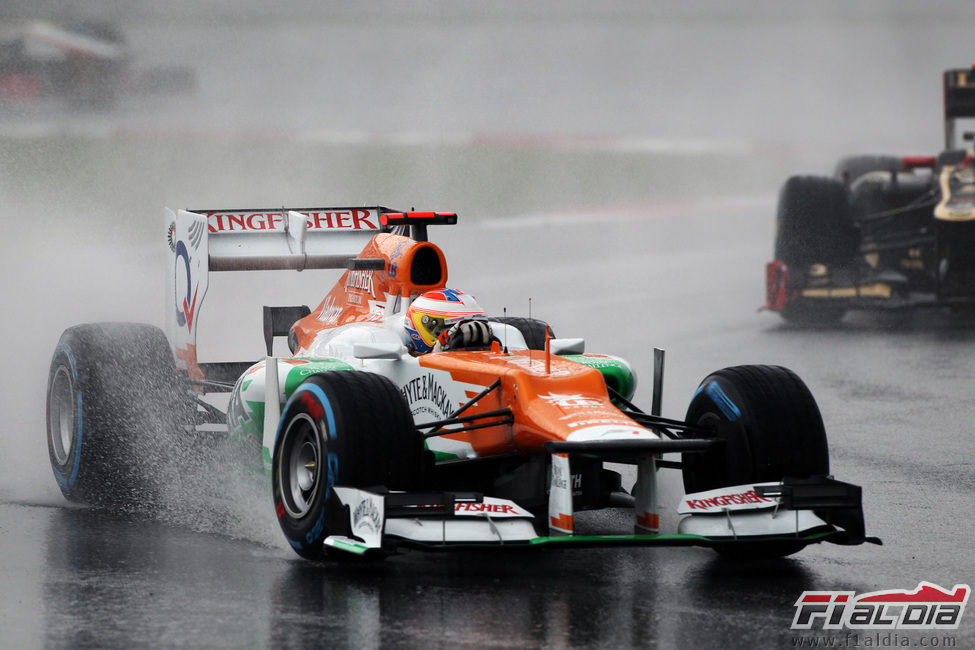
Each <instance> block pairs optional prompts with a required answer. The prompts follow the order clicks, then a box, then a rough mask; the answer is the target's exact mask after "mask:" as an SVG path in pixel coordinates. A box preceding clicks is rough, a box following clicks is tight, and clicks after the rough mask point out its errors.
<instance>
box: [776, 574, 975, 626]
mask: <svg viewBox="0 0 975 650" xmlns="http://www.w3.org/2000/svg"><path fill="white" fill-rule="evenodd" d="M971 591H972V589H971V587H969V586H968V585H955V586H954V587H953V588H952V589H945V588H944V587H939V586H938V585H936V584H932V583H930V582H923V581H922V582H920V583H918V586H917V589H915V590H913V591H903V590H896V589H892V590H887V591H872V592H869V593H865V594H860V595H857V594H856V592H853V591H804V592H802V595H801V596H799V599H798V600H797V601H796V602H795V608H796V614H795V616H794V617H793V619H792V629H793V630H808V629H810V628H812V627H813V626H814V625H815V626H817V627H819V628H822V629H824V630H836V629H841V628H847V629H855V630H930V629H941V630H954V629H957V628H958V625H959V623H961V617H962V614H964V613H965V604H966V603H967V602H968V597H969V595H970V594H971Z"/></svg>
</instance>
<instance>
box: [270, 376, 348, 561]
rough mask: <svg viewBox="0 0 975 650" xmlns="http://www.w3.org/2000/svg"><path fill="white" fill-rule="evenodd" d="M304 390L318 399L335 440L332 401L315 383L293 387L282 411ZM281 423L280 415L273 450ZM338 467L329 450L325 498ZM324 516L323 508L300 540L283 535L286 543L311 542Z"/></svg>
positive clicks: (334, 457) (278, 437) (298, 397)
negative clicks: (313, 533) (310, 538)
mask: <svg viewBox="0 0 975 650" xmlns="http://www.w3.org/2000/svg"><path fill="white" fill-rule="evenodd" d="M306 392H310V393H311V394H313V395H314V396H315V398H316V399H317V400H318V403H319V404H321V405H322V410H323V411H324V413H325V425H326V427H327V429H328V430H327V431H326V434H327V435H328V439H329V440H335V414H334V413H333V412H332V403H331V401H329V399H328V397H327V396H326V395H325V391H323V390H322V388H321V387H320V386H318V385H317V384H314V383H311V382H305V383H303V384H301V385H300V386H298V388H296V389H295V392H293V393H292V394H291V397H289V398H288V402H287V403H286V404H285V405H284V410H283V412H284V413H287V412H288V409H289V408H290V407H291V406H292V404H293V403H294V402H295V401H296V400H298V399H300V397H301V394H302V393H306ZM283 425H284V417H282V418H281V420H280V421H279V422H278V430H277V432H276V433H275V434H274V448H275V450H276V449H277V448H278V440H279V439H280V437H281V430H282V428H283ZM338 469H339V461H338V456H336V455H335V454H334V453H332V452H329V454H328V476H327V478H326V484H325V498H326V499H327V498H328V497H329V493H330V492H331V490H332V486H333V485H334V484H335V476H336V475H337V474H338ZM324 518H325V509H324V508H323V509H322V512H321V514H320V515H319V517H318V521H316V522H315V525H314V526H312V528H311V530H309V532H308V533H306V534H305V535H304V539H303V540H302V541H297V542H296V541H295V540H292V539H291V538H290V537H288V536H287V535H285V538H286V539H287V540H288V543H289V544H291V545H292V546H294V547H295V548H301V547H302V546H305V545H306V544H311V543H312V542H311V541H309V540H308V537H309V536H310V535H311V533H312V532H314V531H315V530H317V529H319V528H320V527H321V525H322V522H323V520H324Z"/></svg>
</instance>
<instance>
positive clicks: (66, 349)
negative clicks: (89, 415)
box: [48, 342, 84, 490]
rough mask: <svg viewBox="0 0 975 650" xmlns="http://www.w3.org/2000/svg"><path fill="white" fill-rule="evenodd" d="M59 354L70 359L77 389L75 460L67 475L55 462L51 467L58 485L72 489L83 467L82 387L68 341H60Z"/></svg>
mask: <svg viewBox="0 0 975 650" xmlns="http://www.w3.org/2000/svg"><path fill="white" fill-rule="evenodd" d="M59 354H64V356H65V357H66V358H67V359H68V365H69V366H70V368H71V380H72V381H71V387H72V388H73V389H74V391H75V439H74V462H73V463H72V466H71V472H70V474H69V475H68V476H67V477H65V476H64V475H63V474H62V470H61V468H59V467H58V466H57V465H55V464H54V463H51V467H52V468H53V469H54V478H55V479H56V480H57V482H58V485H60V486H61V488H62V489H67V490H70V489H72V488H73V487H74V484H75V482H76V481H77V480H78V470H79V469H80V468H81V444H82V440H83V434H84V427H83V420H84V418H83V415H82V410H81V389H80V388H79V387H78V362H77V361H75V357H74V352H72V351H71V346H70V345H68V344H67V343H64V342H61V343H58V347H57V348H55V350H54V357H55V358H57V356H58V355H59ZM48 426H50V425H48Z"/></svg>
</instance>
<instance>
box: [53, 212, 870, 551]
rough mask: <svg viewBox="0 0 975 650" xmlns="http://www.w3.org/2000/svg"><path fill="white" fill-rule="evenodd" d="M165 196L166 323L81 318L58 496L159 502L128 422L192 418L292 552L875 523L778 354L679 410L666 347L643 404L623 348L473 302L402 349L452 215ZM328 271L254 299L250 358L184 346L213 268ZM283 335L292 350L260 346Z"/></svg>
mask: <svg viewBox="0 0 975 650" xmlns="http://www.w3.org/2000/svg"><path fill="white" fill-rule="evenodd" d="M168 215H169V221H170V227H169V242H168V243H169V249H170V256H169V277H170V284H169V293H168V299H167V300H168V302H169V305H170V310H169V311H170V316H171V318H170V323H169V325H170V332H169V336H168V337H167V336H166V335H165V334H163V332H162V331H161V330H159V329H157V328H155V327H150V326H146V325H132V324H101V325H82V326H77V327H73V328H71V329H69V330H67V331H66V332H65V333H64V335H63V336H62V338H61V341H60V343H59V345H58V347H57V349H56V351H55V354H54V360H53V362H52V366H51V373H50V381H49V387H48V446H49V450H50V457H51V462H52V466H53V468H54V473H55V477H56V479H57V480H58V483H59V484H60V486H61V489H62V491H63V492H64V494H65V495H66V496H67V497H68V498H69V499H72V500H81V501H88V502H94V503H114V502H118V501H119V500H123V501H124V500H126V499H133V498H135V499H151V492H152V489H153V486H154V485H155V486H156V487H158V486H159V483H160V482H164V481H165V480H167V479H166V478H165V476H163V477H156V478H153V479H152V480H150V479H149V478H147V476H146V473H147V467H146V465H147V463H145V462H140V460H141V459H140V458H139V457H138V456H139V454H138V453H137V452H135V451H133V450H134V449H135V448H136V446H135V445H134V444H133V441H134V440H137V439H139V438H140V437H143V438H144V437H145V436H147V435H149V436H150V437H151V438H152V440H153V441H154V442H153V444H155V445H156V446H157V447H159V446H162V447H163V448H165V447H166V445H174V449H177V448H178V449H185V444H183V442H182V441H183V440H185V439H186V437H193V436H197V435H201V434H202V432H204V431H206V432H209V433H208V435H212V434H213V433H214V432H218V433H220V432H222V435H224V436H225V437H226V439H227V440H231V441H233V442H234V444H236V445H237V446H238V447H241V448H244V449H251V450H253V452H252V453H253V458H254V459H255V461H256V460H257V459H258V458H262V459H263V466H264V469H265V471H266V475H267V476H268V478H269V481H270V485H271V491H272V493H273V502H274V508H275V511H276V514H277V518H278V521H279V522H280V525H281V529H282V531H283V532H284V535H285V538H286V539H287V541H288V543H289V544H290V545H291V546H292V547H293V548H294V550H295V551H296V552H297V553H298V554H299V555H302V556H304V557H306V558H313V559H314V558H318V557H321V556H322V555H323V554H325V552H326V551H332V552H346V553H351V554H356V555H385V554H389V553H394V552H397V551H398V550H400V549H406V548H420V549H427V550H445V549H457V548H471V547H498V546H502V545H503V546H505V547H538V548H551V547H572V546H611V545H647V546H650V545H701V546H707V547H712V548H714V549H715V550H717V551H719V552H722V553H729V554H738V553H745V554H760V555H783V554H788V553H793V552H795V551H798V550H800V549H801V548H803V547H805V546H806V545H808V544H810V543H815V542H821V541H831V542H836V543H840V544H859V543H862V542H864V541H876V540H872V539H871V538H867V537H866V536H865V532H864V523H863V514H862V509H861V494H860V488H859V487H857V486H854V485H850V484H847V483H842V482H839V481H836V480H834V479H832V477H830V476H828V474H829V452H828V449H827V443H826V435H825V432H824V429H823V422H822V418H821V417H820V413H819V410H818V408H817V406H816V403H815V401H814V399H813V397H812V395H811V394H810V392H809V390H808V389H807V388H806V386H805V384H804V383H803V382H802V381H801V380H800V379H799V378H798V377H797V376H796V375H795V374H794V373H792V372H791V371H789V370H787V369H785V368H781V367H773V366H738V367H732V368H725V369H722V370H718V371H717V372H714V373H712V374H711V375H710V376H708V377H707V378H705V379H704V381H703V382H702V383H701V385H700V388H699V389H698V391H697V392H696V393H695V395H694V396H693V398H692V399H691V402H690V406H689V408H688V411H687V414H686V417H685V419H684V420H683V421H680V420H674V419H668V418H664V417H662V416H661V415H660V414H659V410H660V409H659V402H660V400H659V395H660V387H661V386H662V375H663V355H662V352H660V353H658V355H657V357H656V359H655V377H654V400H653V401H654V405H653V407H652V408H651V409H650V410H649V412H643V411H641V410H640V409H638V408H637V407H636V406H634V405H633V404H632V403H631V401H630V400H631V399H632V396H633V394H634V390H635V386H636V382H635V378H634V374H633V372H632V371H631V369H630V366H629V365H628V364H627V363H626V362H625V361H624V360H622V359H619V358H617V357H613V356H607V355H602V354H589V353H586V352H585V351H584V341H583V340H582V339H566V338H553V337H552V335H551V329H550V328H549V327H548V325H547V324H545V323H544V322H542V321H539V320H534V319H530V318H505V317H502V318H488V317H484V318H483V319H482V322H484V323H486V324H487V326H488V327H489V328H490V335H491V336H490V340H481V341H478V342H476V343H477V346H476V347H463V346H456V347H450V349H440V350H439V351H437V349H435V351H432V352H429V353H427V354H416V350H414V349H411V342H410V339H409V337H408V336H407V335H406V330H405V329H404V325H405V324H404V316H405V314H406V312H407V309H408V307H409V305H410V304H411V303H413V302H414V301H416V300H417V298H418V296H421V295H423V294H427V293H428V292H431V291H440V292H441V293H442V294H444V296H446V297H443V296H442V297H443V299H445V300H448V299H449V298H450V296H451V290H449V289H446V288H445V285H446V282H447V264H446V261H445V258H444V254H443V252H442V251H441V249H440V248H439V247H437V246H436V245H434V244H433V243H431V242H429V241H428V239H427V229H428V227H430V226H433V225H443V224H454V223H456V219H457V217H456V215H454V214H452V213H447V214H444V213H433V212H395V211H392V210H389V209H386V208H382V207H369V208H314V209H294V210H180V211H178V212H175V213H174V212H168ZM329 268H336V269H345V270H344V272H343V273H342V274H341V277H339V278H338V281H337V282H336V283H335V285H334V286H333V288H332V289H331V291H329V292H328V294H327V295H326V296H325V298H324V299H323V300H322V302H321V303H320V304H319V305H318V306H317V307H315V308H314V309H309V308H308V307H302V306H299V307H264V335H265V341H266V344H267V350H266V353H267V354H266V356H265V357H264V358H263V359H261V360H260V361H258V362H257V363H252V362H241V363H236V362H222V363H213V362H210V363H207V362H202V361H200V360H199V359H198V355H197V349H196V333H197V324H198V322H199V318H198V316H199V310H200V306H201V304H202V302H203V298H204V295H205V294H206V291H207V286H208V275H209V273H210V272H211V271H213V272H215V271H241V270H254V269H296V270H302V269H329ZM277 336H286V337H287V340H288V344H289V348H290V350H291V355H290V356H287V357H277V356H274V355H273V354H272V349H273V345H272V343H273V340H274V338H275V337H277ZM213 393H224V394H228V393H229V401H228V406H227V408H226V412H224V411H223V410H222V409H218V408H217V407H215V406H214V405H213V404H212V403H211V402H212V400H210V401H208V400H207V399H205V398H208V397H209V396H210V394H213ZM150 432H151V433H150ZM170 432H178V435H177V436H176V437H175V438H174V437H173V435H172V434H171V433H170ZM174 439H175V442H173V440H174ZM142 448H145V445H143V446H142ZM173 453H176V452H175V451H174V452H173ZM181 453H184V455H185V456H187V457H188V456H189V454H186V453H185V452H181ZM665 454H679V455H680V456H672V457H671V458H672V459H670V460H668V459H665V458H664V455H665ZM676 458H680V460H676ZM257 464H261V463H260V462H259V461H258V462H257ZM625 465H631V466H633V467H634V468H635V472H633V470H632V469H631V470H626V469H625V468H621V466H625ZM664 469H678V470H679V471H681V472H682V473H683V480H684V486H685V488H686V492H687V494H686V496H685V497H684V498H683V499H682V500H681V501H680V503H679V504H676V513H677V515H678V517H679V522H678V525H677V527H676V530H672V531H669V532H664V531H661V529H660V527H661V525H660V512H659V508H658V503H657V495H658V491H657V473H658V471H663V470H664ZM618 470H619V471H618ZM624 474H630V475H631V476H633V475H635V484H634V485H632V486H629V485H627V486H624V485H623V480H622V476H623V475H624ZM601 508H628V509H630V510H632V516H631V518H630V522H631V525H629V524H628V525H627V526H626V527H625V529H624V530H620V531H595V530H590V529H589V528H591V526H588V525H587V523H586V521H585V519H586V517H585V516H584V515H583V516H580V515H579V513H582V512H583V511H588V510H595V509H601Z"/></svg>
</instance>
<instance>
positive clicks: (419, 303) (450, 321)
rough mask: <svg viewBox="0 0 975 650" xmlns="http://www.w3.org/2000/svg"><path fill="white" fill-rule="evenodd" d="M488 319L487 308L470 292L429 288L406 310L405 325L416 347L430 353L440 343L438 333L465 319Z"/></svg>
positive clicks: (420, 352)
mask: <svg viewBox="0 0 975 650" xmlns="http://www.w3.org/2000/svg"><path fill="white" fill-rule="evenodd" d="M471 319H487V316H486V315H485V313H484V310H483V309H481V306H480V305H479V304H477V301H476V300H474V296H471V295H468V294H466V293H464V292H463V291H458V290H457V289H437V290H435V291H427V292H426V293H424V294H422V295H420V296H419V297H417V299H416V300H414V301H413V303H412V304H411V305H410V307H409V309H407V310H406V318H405V319H404V320H403V325H404V327H405V328H406V333H407V334H408V335H409V337H410V341H411V342H412V344H413V349H414V350H415V351H416V352H417V353H419V354H426V353H427V352H430V351H431V350H432V349H433V346H434V345H436V344H437V337H438V336H440V334H442V333H443V332H446V331H447V330H448V329H450V327H451V326H452V325H455V324H457V323H459V322H461V321H464V320H471Z"/></svg>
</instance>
